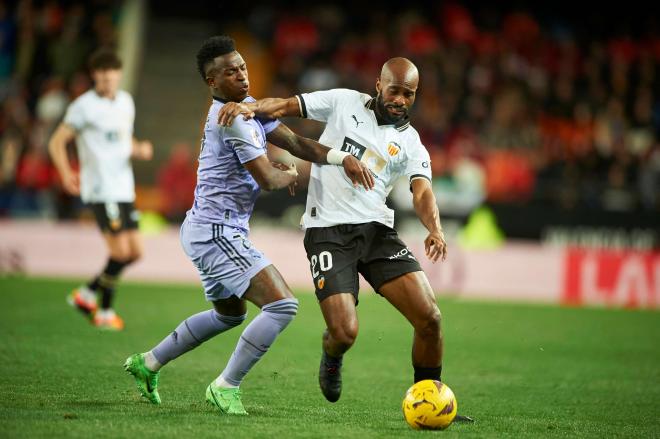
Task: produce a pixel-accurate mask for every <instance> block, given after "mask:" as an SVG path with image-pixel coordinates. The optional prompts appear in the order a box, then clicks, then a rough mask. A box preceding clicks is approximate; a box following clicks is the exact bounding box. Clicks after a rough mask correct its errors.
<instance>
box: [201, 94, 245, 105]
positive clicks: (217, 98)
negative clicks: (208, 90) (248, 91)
mask: <svg viewBox="0 0 660 439" xmlns="http://www.w3.org/2000/svg"><path fill="white" fill-rule="evenodd" d="M211 97H212V98H213V100H214V101H218V102H222V103H223V104H226V103H227V102H229V101H228V100H226V99H222V98H219V97H217V96H211ZM250 98H252V96H250V95H247V96H246V97H245V99H243V100H242V101H241V102H245V101H247V100H248V99H250Z"/></svg>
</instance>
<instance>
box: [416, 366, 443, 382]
mask: <svg viewBox="0 0 660 439" xmlns="http://www.w3.org/2000/svg"><path fill="white" fill-rule="evenodd" d="M413 368H414V369H415V382H416V383H417V382H419V381H422V380H436V381H441V379H440V375H441V374H442V366H438V367H418V366H413Z"/></svg>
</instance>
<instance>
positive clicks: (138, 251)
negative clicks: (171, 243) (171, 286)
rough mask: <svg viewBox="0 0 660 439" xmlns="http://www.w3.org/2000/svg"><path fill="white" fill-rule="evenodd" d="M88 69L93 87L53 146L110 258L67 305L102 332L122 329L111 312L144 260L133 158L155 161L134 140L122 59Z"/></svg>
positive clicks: (147, 145)
mask: <svg viewBox="0 0 660 439" xmlns="http://www.w3.org/2000/svg"><path fill="white" fill-rule="evenodd" d="M89 68H90V72H91V76H92V79H93V80H94V88H92V89H91V90H89V91H87V92H86V93H84V94H82V95H81V96H79V97H78V98H77V99H76V100H74V101H73V102H72V103H71V104H70V105H69V107H68V109H67V111H66V114H65V116H64V121H63V122H62V123H61V124H60V125H59V126H58V127H57V129H56V130H55V132H54V133H53V136H52V138H51V139H50V142H49V145H48V147H49V150H50V155H51V157H52V160H53V163H54V164H55V167H56V168H57V170H58V172H59V174H60V178H61V180H62V186H63V187H64V190H65V191H66V192H68V193H69V194H71V195H80V197H81V199H82V201H83V202H84V203H85V204H87V205H88V206H89V207H90V208H91V210H92V212H93V213H94V216H95V218H96V222H97V224H98V226H99V228H100V229H101V232H102V233H103V238H104V239H105V243H106V247H107V249H108V253H109V256H108V261H107V263H106V266H105V268H104V269H103V271H102V272H101V273H100V274H98V275H97V276H95V277H94V278H93V279H92V280H90V282H89V283H88V284H87V285H83V286H81V287H79V288H78V289H76V290H74V291H73V292H72V293H71V294H70V295H69V297H68V301H69V303H70V304H71V305H72V306H75V307H76V308H78V309H79V310H80V311H82V312H83V313H84V314H86V315H88V316H91V317H92V323H93V324H94V325H96V326H97V327H99V328H102V329H109V330H121V329H123V328H124V321H123V320H122V319H121V317H119V316H118V315H117V314H116V313H115V311H114V309H113V308H112V303H113V300H114V291H115V286H116V284H117V281H118V279H119V277H120V275H121V272H122V271H123V270H124V268H126V267H127V266H128V265H130V264H132V263H134V262H135V261H137V260H138V259H139V258H140V257H141V256H142V240H141V237H140V234H139V232H138V215H139V213H138V211H137V210H136V209H135V206H134V204H133V202H134V201H135V189H134V181H133V169H132V167H131V158H138V159H143V160H150V159H151V157H152V155H153V147H152V145H151V142H149V141H138V140H137V139H135V138H134V137H133V121H134V119H135V104H134V103H133V98H132V97H131V95H130V94H129V93H127V92H126V91H123V90H119V81H120V80H121V75H122V69H121V60H120V59H119V58H118V57H117V55H116V54H115V53H114V52H113V51H111V50H109V49H99V50H97V51H96V52H95V53H94V54H92V56H91V57H90V60H89ZM74 139H75V142H76V146H77V149H78V159H79V161H80V174H78V172H76V171H75V170H74V169H73V168H72V167H71V164H70V162H69V158H68V155H67V150H66V147H67V144H68V143H69V142H71V141H73V140H74ZM99 296H100V297H99ZM99 299H100V300H99ZM99 301H100V306H98V305H99V304H98V302H99Z"/></svg>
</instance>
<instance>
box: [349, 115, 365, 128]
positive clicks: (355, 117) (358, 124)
mask: <svg viewBox="0 0 660 439" xmlns="http://www.w3.org/2000/svg"><path fill="white" fill-rule="evenodd" d="M351 117H352V118H353V120H354V121H355V128H357V127H358V126H360V124H361V123H364V122H362V121H361V120H357V116H355V115H354V114H353V115H352V116H351Z"/></svg>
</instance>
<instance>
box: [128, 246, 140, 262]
mask: <svg viewBox="0 0 660 439" xmlns="http://www.w3.org/2000/svg"><path fill="white" fill-rule="evenodd" d="M140 259H142V250H136V249H134V250H131V253H130V255H129V260H128V263H129V264H134V263H135V262H137V261H139V260H140Z"/></svg>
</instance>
